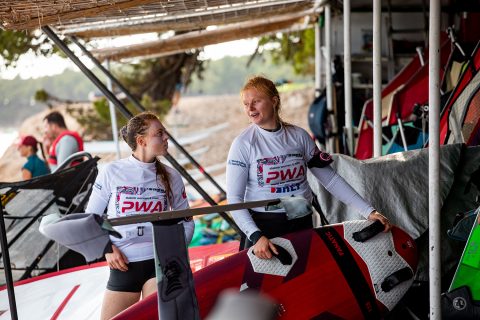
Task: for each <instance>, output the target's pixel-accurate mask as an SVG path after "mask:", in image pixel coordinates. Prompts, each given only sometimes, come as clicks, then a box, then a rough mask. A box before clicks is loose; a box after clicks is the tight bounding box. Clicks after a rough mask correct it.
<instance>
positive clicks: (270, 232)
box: [226, 76, 391, 259]
mask: <svg viewBox="0 0 480 320" xmlns="http://www.w3.org/2000/svg"><path fill="white" fill-rule="evenodd" d="M241 98H242V102H243V105H244V110H245V113H246V114H247V116H248V118H249V119H250V121H251V122H252V125H250V126H249V127H248V128H247V129H245V130H244V131H243V132H242V133H241V134H240V135H239V136H238V137H236V138H235V140H234V141H233V143H232V145H231V147H230V151H229V153H228V159H227V173H226V176H227V200H228V203H241V202H244V201H255V200H263V199H273V198H280V197H291V196H300V197H304V198H305V199H307V200H308V201H309V202H312V201H313V193H312V190H311V189H310V186H309V184H308V181H307V172H306V170H307V168H308V169H310V170H311V172H312V173H313V175H314V176H315V177H316V178H317V179H318V180H319V181H320V183H321V184H322V185H323V186H324V187H325V188H326V189H327V190H328V191H329V192H330V193H332V194H333V195H334V196H335V197H337V198H338V199H340V200H341V201H343V202H344V203H346V204H347V205H352V206H353V207H355V208H356V209H357V210H358V211H359V213H360V214H361V215H362V216H363V217H365V218H367V219H369V220H379V221H380V222H381V223H382V224H383V225H384V226H385V228H384V230H385V231H388V230H389V229H390V228H391V225H390V223H389V221H388V220H387V218H385V217H384V216H383V215H381V214H380V213H378V212H377V211H376V210H375V209H374V208H373V207H372V206H371V205H370V204H369V203H367V202H366V201H365V200H364V199H363V198H362V197H361V196H360V195H359V194H358V193H357V192H356V191H355V190H354V189H353V188H352V187H351V186H350V185H349V184H348V183H347V182H346V181H345V180H344V179H343V178H342V177H340V176H339V175H338V174H337V173H336V172H335V171H334V170H333V168H331V167H330V163H331V162H332V161H333V160H332V158H331V156H330V155H329V154H327V153H324V152H322V151H320V150H319V149H318V148H317V146H316V145H315V143H314V141H313V140H312V138H311V137H310V135H309V134H308V133H307V132H306V131H305V130H304V129H302V128H300V127H297V126H295V125H292V124H289V123H286V122H284V121H283V120H282V119H281V118H280V110H281V103H280V95H279V94H278V91H277V88H276V87H275V84H274V83H273V82H272V81H271V80H269V79H267V78H264V77H260V76H256V77H253V78H251V79H250V80H248V81H247V83H246V84H245V86H244V87H243V89H242V90H241ZM232 215H233V218H234V219H235V221H236V222H237V224H238V225H239V227H240V229H241V230H242V231H243V232H244V233H245V234H246V236H247V238H248V240H250V241H251V243H253V245H254V248H253V252H254V254H255V255H256V256H257V257H259V258H262V259H270V258H271V257H272V251H273V252H274V253H275V254H278V252H277V250H276V248H275V246H274V245H273V243H272V242H270V240H269V239H271V238H274V237H278V236H281V235H284V234H286V233H290V232H295V231H299V230H303V229H308V228H312V227H313V222H312V216H311V215H310V216H306V217H303V218H298V219H294V220H287V217H286V213H285V211H284V210H283V209H277V210H271V211H266V210H265V208H258V210H257V209H256V210H255V211H253V210H246V209H245V210H237V211H233V212H232Z"/></svg>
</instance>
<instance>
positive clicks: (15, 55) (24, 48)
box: [0, 29, 57, 67]
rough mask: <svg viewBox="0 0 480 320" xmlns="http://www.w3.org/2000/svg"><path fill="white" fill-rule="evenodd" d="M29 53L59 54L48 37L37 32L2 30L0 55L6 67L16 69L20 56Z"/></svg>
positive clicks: (0, 34)
mask: <svg viewBox="0 0 480 320" xmlns="http://www.w3.org/2000/svg"><path fill="white" fill-rule="evenodd" d="M27 52H33V53H34V54H36V55H43V56H50V55H51V54H53V53H55V52H57V49H56V48H55V47H54V46H53V45H52V43H51V42H50V40H49V39H48V37H47V36H46V35H45V34H43V33H42V32H40V31H39V30H36V31H12V30H2V29H0V55H1V56H2V58H3V61H4V65H5V67H15V65H16V63H17V61H18V59H19V58H20V56H22V55H23V54H25V53H27Z"/></svg>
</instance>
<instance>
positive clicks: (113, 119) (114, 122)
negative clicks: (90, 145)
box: [105, 60, 122, 159]
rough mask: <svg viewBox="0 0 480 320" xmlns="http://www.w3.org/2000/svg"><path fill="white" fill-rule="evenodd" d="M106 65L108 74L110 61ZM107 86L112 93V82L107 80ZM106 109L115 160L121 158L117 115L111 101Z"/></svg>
mask: <svg viewBox="0 0 480 320" xmlns="http://www.w3.org/2000/svg"><path fill="white" fill-rule="evenodd" d="M105 64H106V65H107V70H108V71H109V72H110V61H109V60H107V61H105ZM107 86H108V90H110V91H111V92H113V86H112V80H111V79H110V78H107ZM108 107H109V110H110V122H111V124H112V136H113V143H114V144H115V148H116V151H117V159H120V158H121V157H122V155H121V153H120V144H119V143H118V125H117V114H116V113H115V106H114V105H113V103H112V101H110V100H109V101H108Z"/></svg>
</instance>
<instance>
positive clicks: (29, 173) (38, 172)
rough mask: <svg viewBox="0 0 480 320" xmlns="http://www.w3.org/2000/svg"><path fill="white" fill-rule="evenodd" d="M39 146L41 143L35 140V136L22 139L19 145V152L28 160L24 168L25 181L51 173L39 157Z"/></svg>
mask: <svg viewBox="0 0 480 320" xmlns="http://www.w3.org/2000/svg"><path fill="white" fill-rule="evenodd" d="M39 144H40V143H39V142H38V141H37V139H35V137H34V136H24V137H21V138H20V141H19V143H18V151H19V152H20V155H21V156H22V157H25V158H27V162H26V163H25V164H24V165H23V167H22V179H23V180H28V179H31V178H34V177H38V176H43V175H44V174H48V173H50V170H49V169H48V166H47V164H46V163H45V162H44V161H43V160H41V159H40V158H39V157H38V155H37V152H38V145H39ZM40 148H41V144H40ZM42 153H43V150H42ZM44 157H45V156H44Z"/></svg>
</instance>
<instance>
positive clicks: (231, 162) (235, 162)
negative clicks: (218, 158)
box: [228, 160, 247, 168]
mask: <svg viewBox="0 0 480 320" xmlns="http://www.w3.org/2000/svg"><path fill="white" fill-rule="evenodd" d="M228 165H230V166H239V167H242V168H246V167H247V164H246V163H245V162H243V161H239V160H228Z"/></svg>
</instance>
